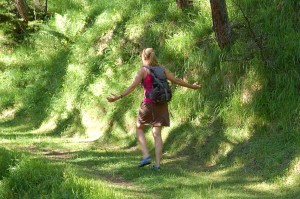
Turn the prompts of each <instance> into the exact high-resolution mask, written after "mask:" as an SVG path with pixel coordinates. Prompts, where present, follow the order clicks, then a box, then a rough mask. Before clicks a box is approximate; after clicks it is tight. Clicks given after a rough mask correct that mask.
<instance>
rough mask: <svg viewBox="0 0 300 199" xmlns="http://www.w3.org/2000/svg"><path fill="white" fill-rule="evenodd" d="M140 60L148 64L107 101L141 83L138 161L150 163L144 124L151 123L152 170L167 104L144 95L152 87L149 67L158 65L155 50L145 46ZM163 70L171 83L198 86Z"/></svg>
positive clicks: (160, 145)
mask: <svg viewBox="0 0 300 199" xmlns="http://www.w3.org/2000/svg"><path fill="white" fill-rule="evenodd" d="M142 61H143V66H148V67H141V68H140V69H139V71H138V73H137V75H136V77H135V79H134V80H133V82H132V83H131V85H130V86H129V87H128V88H127V89H126V90H125V91H124V92H122V93H121V94H120V95H115V94H112V95H111V96H109V97H108V98H107V100H108V101H109V102H114V101H116V100H118V99H121V98H122V97H125V96H126V95H128V94H129V93H131V92H132V91H133V90H134V89H135V88H136V87H137V86H138V85H140V83H142V84H143V86H144V93H145V97H144V100H143V102H142V103H141V106H140V110H139V115H138V119H137V124H136V133H137V139H138V141H139V144H140V146H141V150H142V153H143V159H142V160H141V162H140V163H139V167H143V166H145V165H147V164H150V163H151V159H150V155H149V151H148V148H147V144H146V138H145V134H144V126H145V125H152V126H153V130H152V134H153V138H154V142H155V157H156V161H155V165H154V166H153V167H152V168H153V169H154V170H160V161H161V156H162V148H163V142H162V138H161V129H162V127H163V126H169V125H170V120H169V111H168V104H167V103H163V104H155V103H153V101H152V100H151V99H148V98H147V97H146V92H148V91H149V89H151V88H152V77H151V75H150V71H149V67H155V66H159V63H158V62H157V58H156V55H155V52H154V50H153V49H152V48H147V49H144V50H143V53H142ZM164 70H165V75H166V78H167V79H168V80H170V81H171V82H172V83H175V84H178V85H180V86H184V87H187V88H191V89H199V88H200V85H197V84H189V83H186V82H185V81H183V80H181V79H178V78H176V77H175V76H174V75H173V74H172V73H171V72H170V71H169V70H167V69H166V68H164Z"/></svg>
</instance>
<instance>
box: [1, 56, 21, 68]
mask: <svg viewBox="0 0 300 199" xmlns="http://www.w3.org/2000/svg"><path fill="white" fill-rule="evenodd" d="M17 61H18V59H17V58H16V57H14V56H10V55H9V56H6V55H1V57H0V62H3V63H5V65H6V66H8V65H11V64H14V63H16V62H17Z"/></svg>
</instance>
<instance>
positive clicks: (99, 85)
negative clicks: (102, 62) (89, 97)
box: [89, 81, 105, 97]
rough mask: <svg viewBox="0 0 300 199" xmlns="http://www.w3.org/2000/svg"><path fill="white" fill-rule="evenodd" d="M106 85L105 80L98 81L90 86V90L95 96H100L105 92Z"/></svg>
mask: <svg viewBox="0 0 300 199" xmlns="http://www.w3.org/2000/svg"><path fill="white" fill-rule="evenodd" d="M104 86H105V84H104V83H103V81H101V82H96V83H94V84H92V85H91V86H90V87H89V90H90V91H91V92H92V93H93V95H94V96H96V97H99V96H100V95H102V94H103V92H104Z"/></svg>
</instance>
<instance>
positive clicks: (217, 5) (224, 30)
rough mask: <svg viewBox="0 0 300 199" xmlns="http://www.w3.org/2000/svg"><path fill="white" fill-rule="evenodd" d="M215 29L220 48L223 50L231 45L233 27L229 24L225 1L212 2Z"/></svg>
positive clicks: (215, 0)
mask: <svg viewBox="0 0 300 199" xmlns="http://www.w3.org/2000/svg"><path fill="white" fill-rule="evenodd" d="M210 5H211V12H212V20H213V29H214V32H215V35H216V39H217V42H218V45H219V47H220V48H221V49H222V48H224V47H225V46H227V45H228V44H229V43H230V40H231V26H230V24H229V19H228V13H227V7H226V2H225V0H210Z"/></svg>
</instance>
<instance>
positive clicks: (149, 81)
mask: <svg viewBox="0 0 300 199" xmlns="http://www.w3.org/2000/svg"><path fill="white" fill-rule="evenodd" d="M143 83H144V102H145V103H153V100H151V99H149V98H146V91H148V92H150V91H151V90H152V76H151V75H150V74H149V72H148V70H147V76H146V77H145V79H143Z"/></svg>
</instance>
